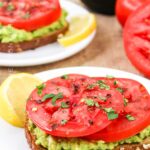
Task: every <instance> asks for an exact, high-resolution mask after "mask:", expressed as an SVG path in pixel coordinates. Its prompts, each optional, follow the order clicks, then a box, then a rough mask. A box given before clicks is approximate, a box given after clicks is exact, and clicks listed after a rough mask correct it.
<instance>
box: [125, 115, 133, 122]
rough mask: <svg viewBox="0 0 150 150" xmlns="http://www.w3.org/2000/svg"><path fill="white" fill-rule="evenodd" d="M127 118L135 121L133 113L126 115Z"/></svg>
mask: <svg viewBox="0 0 150 150" xmlns="http://www.w3.org/2000/svg"><path fill="white" fill-rule="evenodd" d="M126 118H127V119H128V120H129V121H134V120H135V118H134V117H133V116H131V115H129V114H128V115H126Z"/></svg>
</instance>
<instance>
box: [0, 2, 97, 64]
mask: <svg viewBox="0 0 150 150" xmlns="http://www.w3.org/2000/svg"><path fill="white" fill-rule="evenodd" d="M60 2H61V6H62V7H63V8H65V9H66V10H67V11H68V13H69V15H68V18H67V19H68V20H69V19H70V18H71V17H72V16H74V15H78V14H80V15H82V14H87V13H89V12H88V11H87V10H85V9H84V8H82V7H81V6H79V5H77V4H74V3H72V2H69V1H67V0H60ZM95 32H96V31H94V32H93V33H92V34H91V35H89V36H88V37H87V38H86V39H84V40H82V41H81V42H79V43H77V44H74V45H72V46H69V47H67V48H64V47H61V46H60V45H59V44H58V43H57V42H55V43H53V44H49V45H46V46H43V47H40V48H37V49H36V50H29V51H25V52H21V53H14V54H7V53H0V66H14V67H15V66H16V67H17V66H18V67H21V66H33V65H40V64H46V63H51V62H55V61H58V60H62V59H65V58H67V57H70V56H72V55H74V54H76V53H78V52H79V51H81V50H83V49H84V48H85V47H86V46H87V45H88V44H89V43H90V42H91V41H92V39H93V38H94V35H95Z"/></svg>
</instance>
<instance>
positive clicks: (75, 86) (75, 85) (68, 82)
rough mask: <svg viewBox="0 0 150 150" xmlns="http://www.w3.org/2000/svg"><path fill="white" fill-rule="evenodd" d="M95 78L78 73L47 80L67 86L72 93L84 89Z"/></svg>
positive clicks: (77, 92)
mask: <svg viewBox="0 0 150 150" xmlns="http://www.w3.org/2000/svg"><path fill="white" fill-rule="evenodd" d="M94 81H95V80H92V79H91V78H90V77H88V76H85V75H80V74H65V75H62V76H61V77H57V78H54V79H50V80H48V81H47V82H48V83H51V84H55V85H61V86H65V87H68V88H69V89H70V90H71V91H72V93H73V94H79V93H82V92H83V91H84V89H85V88H86V87H87V86H88V84H90V83H91V84H92V83H93V82H94Z"/></svg>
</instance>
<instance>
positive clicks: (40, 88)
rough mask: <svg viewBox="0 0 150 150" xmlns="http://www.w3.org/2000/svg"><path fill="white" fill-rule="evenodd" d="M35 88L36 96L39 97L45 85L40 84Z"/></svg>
mask: <svg viewBox="0 0 150 150" xmlns="http://www.w3.org/2000/svg"><path fill="white" fill-rule="evenodd" d="M36 88H37V89H38V91H37V93H38V95H41V94H42V91H43V89H44V88H45V84H43V83H42V84H40V85H38V86H37V87H36Z"/></svg>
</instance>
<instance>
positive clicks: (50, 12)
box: [0, 0, 61, 31]
mask: <svg viewBox="0 0 150 150" xmlns="http://www.w3.org/2000/svg"><path fill="white" fill-rule="evenodd" d="M60 15H61V8H60V4H59V1H58V0H42V1H37V0H32V1H31V0H11V1H6V0H1V6H0V23H1V24H3V25H8V24H11V25H12V26H14V27H15V28H18V29H24V30H27V31H32V30H36V29H38V28H41V27H43V26H46V25H49V24H51V23H53V22H54V21H56V20H57V19H58V18H59V17H60Z"/></svg>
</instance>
